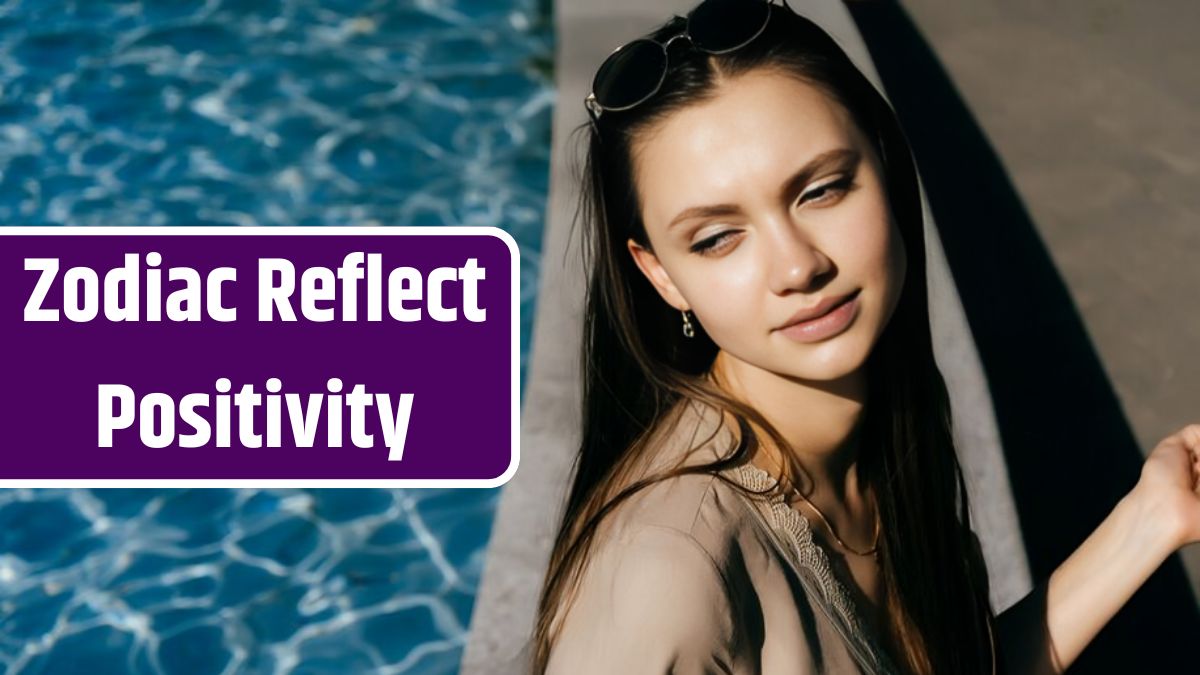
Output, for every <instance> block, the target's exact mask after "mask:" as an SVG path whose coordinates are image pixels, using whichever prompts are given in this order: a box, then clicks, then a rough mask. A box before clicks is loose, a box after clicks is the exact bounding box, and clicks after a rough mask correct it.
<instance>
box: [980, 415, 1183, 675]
mask: <svg viewBox="0 0 1200 675" xmlns="http://www.w3.org/2000/svg"><path fill="white" fill-rule="evenodd" d="M1195 541H1200V424H1191V425H1188V426H1186V427H1184V428H1183V429H1180V430H1179V432H1178V433H1176V434H1173V435H1171V436H1168V437H1167V438H1165V439H1163V441H1162V442H1161V443H1159V444H1158V445H1157V446H1155V448H1154V450H1152V451H1151V452H1150V456H1149V457H1147V458H1146V463H1145V464H1143V465H1142V475H1141V478H1139V479H1138V482H1137V485H1135V486H1134V488H1133V489H1132V490H1130V491H1129V494H1127V495H1125V497H1124V498H1123V499H1121V501H1120V502H1119V503H1118V504H1117V506H1116V507H1115V508H1114V509H1113V511H1112V513H1110V514H1109V515H1108V517H1107V518H1105V519H1104V522H1102V523H1100V526H1099V527H1097V528H1096V530H1095V531H1094V532H1092V534H1091V536H1089V537H1088V538H1087V540H1085V541H1084V542H1083V544H1081V545H1080V546H1079V548H1078V549H1076V550H1075V552H1074V553H1072V554H1071V556H1070V557H1068V558H1067V559H1066V560H1065V561H1063V564H1061V565H1059V566H1058V569H1056V570H1054V573H1053V574H1051V575H1050V579H1049V580H1048V581H1047V583H1046V584H1045V585H1040V584H1039V586H1038V587H1037V588H1036V589H1034V592H1032V593H1030V594H1029V595H1028V596H1026V597H1025V598H1024V599H1023V600H1021V601H1020V602H1018V603H1017V604H1016V605H1013V606H1012V607H1010V608H1009V609H1008V610H1006V611H1005V612H1004V614H1003V615H1001V617H1000V621H1001V633H1002V638H1003V639H1002V645H1003V647H1002V648H1003V649H1004V652H1005V661H1006V662H1007V663H1008V669H1007V671H1008V672H1013V673H1022V675H1024V674H1026V673H1037V674H1039V675H1040V674H1042V673H1053V674H1058V673H1061V672H1063V670H1065V669H1066V668H1067V667H1068V666H1070V665H1071V664H1072V663H1073V662H1074V661H1075V659H1076V658H1078V656H1079V654H1080V652H1082V651H1083V649H1084V647H1086V646H1087V644H1088V643H1089V642H1091V641H1092V638H1094V637H1095V636H1096V634H1097V633H1099V632H1100V629H1101V628H1103V627H1104V624H1105V623H1107V622H1108V620H1109V619H1111V618H1112V616H1113V615H1114V614H1116V613H1117V611H1118V610H1119V609H1120V608H1121V606H1122V605H1124V604H1125V603H1126V602H1127V601H1128V600H1129V598H1130V597H1131V596H1132V595H1133V594H1134V592H1136V591H1137V589H1138V588H1139V587H1140V586H1141V585H1142V584H1143V583H1145V581H1146V579H1148V578H1150V575H1151V574H1153V573H1154V570H1156V569H1157V568H1158V567H1159V566H1160V565H1162V563H1163V561H1164V560H1166V559H1167V558H1169V557H1170V556H1171V554H1173V553H1174V552H1175V551H1177V550H1178V549H1179V548H1180V547H1181V546H1184V545H1185V544H1190V543H1192V542H1195Z"/></svg>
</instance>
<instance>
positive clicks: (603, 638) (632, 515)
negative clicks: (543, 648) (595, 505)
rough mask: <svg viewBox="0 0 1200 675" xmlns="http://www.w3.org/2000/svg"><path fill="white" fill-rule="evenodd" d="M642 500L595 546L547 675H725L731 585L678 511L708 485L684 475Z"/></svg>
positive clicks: (697, 498)
mask: <svg viewBox="0 0 1200 675" xmlns="http://www.w3.org/2000/svg"><path fill="white" fill-rule="evenodd" d="M656 488H657V489H656ZM645 492H646V493H647V494H646V495H645V496H644V497H643V499H642V500H640V502H635V503H631V504H627V505H625V506H629V507H632V508H630V509H628V510H626V511H625V512H624V513H623V515H625V516H626V517H625V518H623V519H621V520H620V525H619V526H618V527H617V528H615V529H614V530H612V531H610V534H609V536H606V537H604V538H603V540H602V541H597V542H595V544H596V545H595V546H594V547H593V549H592V551H591V554H590V555H589V556H588V562H587V564H586V566H585V568H584V569H583V570H582V573H581V577H580V580H579V584H578V586H577V587H576V588H575V592H574V597H573V600H572V602H571V603H570V608H569V610H568V611H567V614H566V617H565V620H564V621H563V623H562V625H561V627H560V632H559V634H558V636H557V638H556V639H555V643H554V647H553V648H552V650H551V653H550V660H549V663H548V665H547V670H546V673H548V674H554V673H572V674H573V675H574V674H586V673H617V672H620V673H708V672H729V664H730V661H731V660H732V659H733V654H732V653H731V652H730V651H729V647H730V645H732V644H734V642H735V639H734V634H735V621H734V618H733V606H732V603H731V600H730V598H729V593H728V590H729V586H728V584H727V582H726V579H725V576H724V574H723V572H722V569H721V565H720V564H719V562H718V560H717V559H715V558H714V555H713V552H712V551H711V550H710V549H709V548H708V547H706V546H705V545H704V543H703V542H702V540H701V539H700V538H697V537H696V536H694V533H693V530H692V529H691V528H690V527H689V524H688V522H687V520H688V519H687V517H686V512H687V511H688V509H689V507H687V506H685V505H684V503H683V502H685V501H686V502H687V503H689V504H691V505H692V506H693V507H694V506H698V505H699V504H701V503H703V501H704V495H706V494H708V493H709V485H708V481H707V480H706V479H705V478H704V477H702V476H683V477H679V478H673V479H667V480H666V481H663V485H662V486H661V487H660V486H658V485H655V486H654V487H651V488H647V489H646V491H645Z"/></svg>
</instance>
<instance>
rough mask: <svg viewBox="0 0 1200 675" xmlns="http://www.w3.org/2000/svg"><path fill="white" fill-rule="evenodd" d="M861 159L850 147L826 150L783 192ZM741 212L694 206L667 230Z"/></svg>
mask: <svg viewBox="0 0 1200 675" xmlns="http://www.w3.org/2000/svg"><path fill="white" fill-rule="evenodd" d="M860 159H861V154H860V153H859V152H858V151H857V150H852V149H850V148H834V149H833V150H826V151H825V152H822V153H821V154H819V155H817V156H816V157H813V158H812V159H810V160H809V161H808V162H806V163H805V164H804V166H802V167H800V168H799V169H798V170H797V171H796V173H794V174H792V175H791V177H789V178H788V179H787V180H786V181H784V183H783V189H782V194H783V196H784V197H785V198H789V199H790V197H791V194H792V193H793V192H795V191H796V190H797V189H799V188H800V187H801V186H803V185H804V184H805V183H808V182H809V181H810V180H812V177H813V176H814V175H815V174H816V173H817V172H818V171H820V170H821V169H824V168H825V167H827V166H830V165H835V164H836V165H841V166H853V165H856V164H858V162H859V160H860ZM740 212H741V208H739V207H738V205H737V204H710V205H707V206H692V207H689V208H686V209H684V210H682V211H680V212H679V215H677V216H675V217H674V218H672V219H671V222H670V223H669V224H668V225H667V230H668V231H669V230H670V229H671V228H673V227H675V226H676V225H678V224H679V223H681V222H683V221H685V220H691V219H692V218H708V217H713V216H728V215H734V214H737V213H740Z"/></svg>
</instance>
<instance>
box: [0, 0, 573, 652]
mask: <svg viewBox="0 0 1200 675" xmlns="http://www.w3.org/2000/svg"><path fill="white" fill-rule="evenodd" d="M552 39H553V35H552V25H551V17H550V16H549V2H547V1H545V0H493V1H490V2H489V1H485V0H416V1H411V0H401V1H396V0H386V1H369V0H363V1H359V2H351V1H348V0H321V1H318V0H312V1H304V0H208V1H206V2H202V1H198V0H145V1H144V2H127V3H120V2H111V3H102V2H92V1H90V0H79V1H77V2H53V1H51V0H45V1H42V2H29V1H25V2H20V1H15V0H10V1H8V2H0V223H3V224H6V225H13V224H22V225H68V224H70V225H134V226H137V225H266V226H270V225H319V226H341V225H379V226H392V225H495V226H499V227H503V228H504V229H506V230H508V231H509V232H511V233H512V234H513V235H514V237H515V238H516V240H517V242H518V245H519V248H520V251H521V289H522V297H521V315H522V331H521V333H522V346H521V354H522V375H523V374H524V371H525V363H524V362H525V358H526V356H527V354H528V341H529V337H530V335H531V333H532V330H531V327H532V318H533V314H534V312H533V303H534V300H535V298H534V293H535V290H536V287H537V278H538V264H539V248H540V244H541V229H542V218H543V213H544V206H545V195H546V190H547V175H548V163H549V160H548V157H549V142H550V131H549V129H550V113H551V106H552V105H553V103H554V95H553V90H552V89H551V79H550V73H549V70H550V65H549V64H550V63H551V62H552V52H553V44H552ZM5 450H7V451H9V452H13V451H30V450H33V449H17V448H5ZM497 496H498V492H497V491H496V490H433V489H427V490H0V667H2V668H3V670H4V672H7V673H14V674H15V673H22V674H32V673H74V672H87V673H187V674H199V673H276V672H280V673H284V672H286V673H298V674H299V673H304V674H309V675H315V674H317V673H338V674H339V675H344V674H346V673H356V672H379V673H422V674H425V673H454V672H456V671H457V665H458V661H459V659H460V657H461V650H462V647H463V644H464V642H465V636H466V627H467V626H468V623H469V620H470V612H471V606H472V604H473V601H474V594H475V589H476V587H477V584H478V580H479V574H480V571H481V569H482V561H483V549H484V546H485V543H486V541H487V538H488V534H489V531H490V528H491V521H492V516H493V512H494V508H495V502H496V498H497Z"/></svg>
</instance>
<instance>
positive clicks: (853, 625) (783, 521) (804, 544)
mask: <svg viewBox="0 0 1200 675" xmlns="http://www.w3.org/2000/svg"><path fill="white" fill-rule="evenodd" d="M732 471H733V472H734V475H735V476H736V478H737V479H738V481H739V482H740V483H741V484H742V485H744V486H745V487H747V488H750V489H751V490H754V491H756V492H761V491H763V490H766V489H768V488H774V487H775V486H776V485H778V481H776V480H775V479H774V478H773V477H772V476H771V475H770V474H768V473H767V472H766V471H763V470H762V469H760V468H758V467H757V466H754V465H753V464H742V465H740V466H737V467H734V468H733V469H732ZM762 499H764V500H766V501H767V503H768V505H769V507H770V508H769V512H770V514H771V520H772V521H773V524H774V526H775V527H776V528H777V529H779V530H782V531H783V532H786V533H787V534H788V536H789V540H790V543H791V544H792V553H793V554H794V555H795V556H796V561H795V562H796V563H797V564H798V566H800V567H801V568H804V569H807V570H809V571H810V572H811V573H812V574H813V575H814V576H815V577H816V579H817V582H818V585H819V586H820V587H821V593H822V594H824V596H825V597H824V600H825V603H826V605H827V606H829V607H831V608H833V610H834V612H835V613H836V614H837V615H838V617H839V618H840V619H841V621H842V622H843V623H844V625H845V627H846V629H847V630H848V631H849V634H850V635H851V636H854V638H857V639H859V640H861V641H862V642H863V643H864V644H863V645H862V646H863V647H864V651H866V653H867V654H868V655H869V658H870V659H871V660H872V662H873V663H872V664H871V665H872V667H873V668H874V669H875V671H876V672H879V673H891V672H894V669H893V667H892V666H891V661H890V659H889V658H888V656H887V655H886V654H885V653H884V651H883V650H882V648H881V647H880V645H879V644H878V642H877V641H876V639H875V636H874V634H873V631H872V630H870V629H869V627H868V626H866V625H865V624H864V622H863V620H862V618H861V617H860V616H859V613H858V609H857V604H856V603H855V601H854V598H853V597H851V595H850V592H849V591H848V590H847V589H846V587H845V586H844V585H843V584H842V581H841V579H839V578H838V577H837V575H835V574H834V572H833V566H832V565H831V564H830V562H829V557H828V555H827V554H826V553H825V549H823V548H821V546H820V545H819V544H817V542H816V541H815V540H814V539H813V531H812V527H811V525H810V524H809V522H808V518H806V517H805V516H804V514H802V513H800V512H799V511H797V510H796V509H794V508H792V507H791V506H788V504H787V503H786V501H785V500H784V496H783V494H781V493H779V492H773V493H771V494H769V495H764V496H763V497H762ZM852 639H853V638H852Z"/></svg>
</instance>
